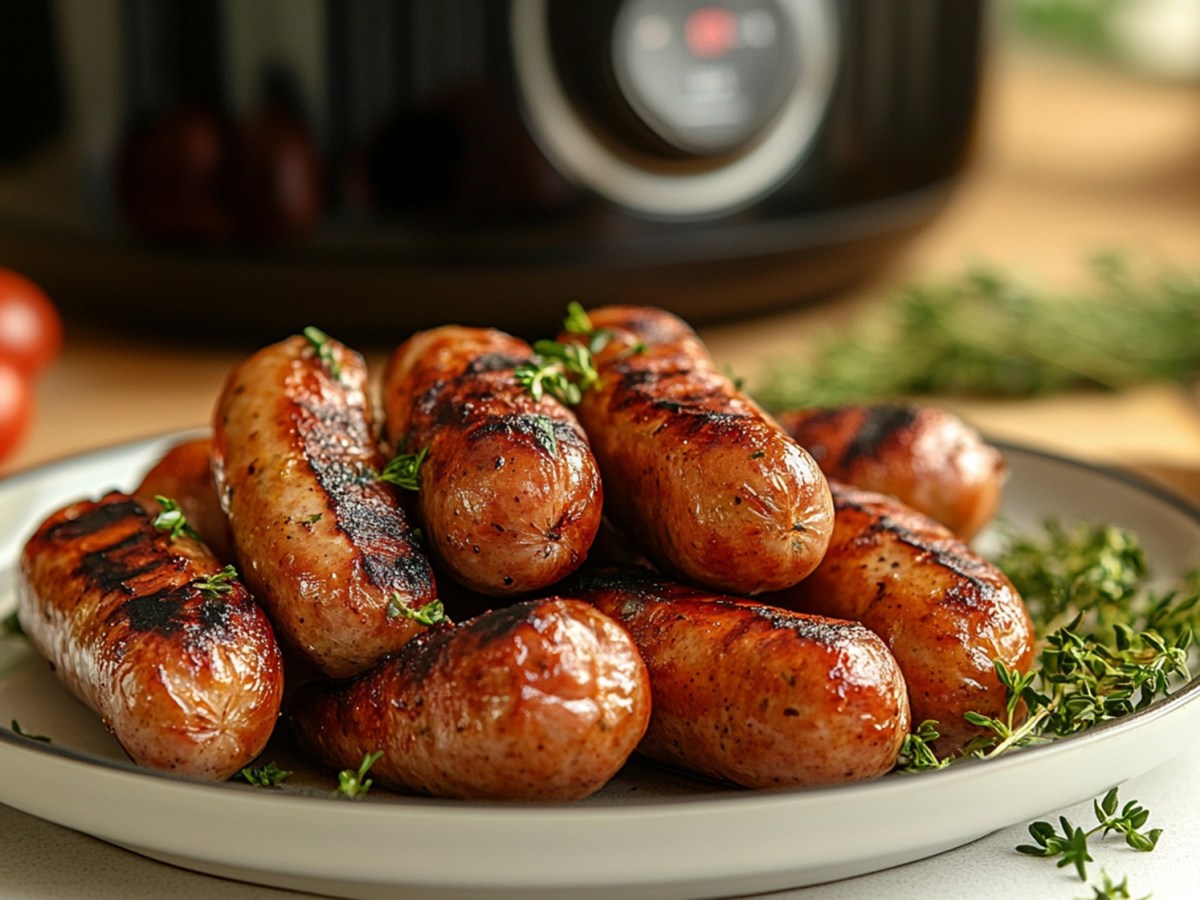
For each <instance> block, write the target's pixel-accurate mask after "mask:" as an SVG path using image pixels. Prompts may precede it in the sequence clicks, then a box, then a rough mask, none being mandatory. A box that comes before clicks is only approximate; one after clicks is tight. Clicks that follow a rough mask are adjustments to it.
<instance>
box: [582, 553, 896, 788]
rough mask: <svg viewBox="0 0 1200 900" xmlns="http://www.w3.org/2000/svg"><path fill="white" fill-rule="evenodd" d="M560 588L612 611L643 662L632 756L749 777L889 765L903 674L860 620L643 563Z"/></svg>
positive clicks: (746, 782) (841, 775)
mask: <svg viewBox="0 0 1200 900" xmlns="http://www.w3.org/2000/svg"><path fill="white" fill-rule="evenodd" d="M570 590H571V591H572V592H573V593H574V594H575V595H576V596H579V597H580V598H582V599H584V600H587V601H588V602H589V603H592V604H594V605H595V606H596V608H597V609H599V610H600V611H601V612H604V613H606V614H607V615H609V616H611V617H612V618H614V619H616V620H617V621H618V622H619V623H620V624H621V625H622V626H623V627H624V628H625V629H626V630H627V631H628V632H629V634H630V636H631V637H632V638H633V640H634V643H635V644H637V648H638V650H639V651H640V652H641V654H642V658H643V659H644V660H645V662H646V667H647V669H648V670H649V673H650V688H651V697H652V713H651V716H650V727H649V729H648V730H647V732H646V736H645V738H644V739H643V740H642V742H641V744H640V745H639V746H638V751H639V752H640V753H642V754H643V755H645V756H647V757H649V758H651V759H654V760H657V761H659V762H663V763H669V764H671V765H676V766H680V767H682V768H685V769H688V770H690V771H692V772H698V773H700V774H702V775H707V776H709V777H711V778H718V779H721V780H724V781H732V782H734V783H735V784H739V785H742V786H744V787H749V788H764V787H783V786H788V787H801V786H814V785H823V784H834V783H841V782H849V781H861V780H864V779H868V778H874V777H876V776H879V775H883V774H884V773H885V772H888V771H890V770H891V769H892V767H893V766H895V764H896V758H897V756H898V754H899V752H900V747H901V745H902V744H903V742H904V737H905V735H906V734H907V733H908V729H909V708H908V698H907V696H906V694H905V685H904V678H903V677H902V676H901V674H900V669H899V667H898V666H897V665H896V661H895V660H894V659H893V658H892V655H891V653H889V652H888V649H887V647H886V646H885V645H884V643H883V641H882V640H880V639H879V638H878V637H877V636H876V635H875V634H874V633H872V632H871V631H870V630H868V629H867V628H864V627H863V626H862V625H858V624H856V623H853V622H846V621H841V620H838V619H829V618H825V617H824V616H812V615H804V614H801V613H795V612H787V611H785V610H782V609H777V608H773V607H769V606H765V605H763V604H761V603H755V602H752V601H745V600H737V599H735V598H732V597H723V596H720V595H716V594H713V593H711V592H708V591H704V590H701V589H697V588H692V587H687V586H685V585H682V584H678V583H673V582H670V581H667V580H664V579H662V578H659V577H657V576H654V575H652V574H650V573H649V572H646V571H644V570H638V569H600V570H595V571H589V572H585V573H581V574H580V575H579V576H577V577H576V578H575V579H573V580H572V583H571V585H570Z"/></svg>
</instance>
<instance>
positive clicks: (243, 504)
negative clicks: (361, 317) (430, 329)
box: [213, 336, 435, 677]
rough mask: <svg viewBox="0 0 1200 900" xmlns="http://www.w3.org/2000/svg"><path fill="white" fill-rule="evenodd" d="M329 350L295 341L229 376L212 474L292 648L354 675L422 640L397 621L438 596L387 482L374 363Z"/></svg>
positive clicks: (217, 416)
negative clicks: (402, 609) (371, 377)
mask: <svg viewBox="0 0 1200 900" xmlns="http://www.w3.org/2000/svg"><path fill="white" fill-rule="evenodd" d="M325 346H326V347H327V348H328V352H329V353H330V354H331V355H332V360H333V366H331V365H330V364H329V363H327V362H324V361H322V360H321V359H320V357H319V355H318V354H317V353H316V352H315V350H314V348H313V347H312V346H311V345H310V343H309V342H308V341H307V340H306V339H305V338H303V337H298V336H297V337H292V338H288V339H286V340H284V341H282V342H280V343H278V344H273V345H271V346H269V347H266V348H264V349H262V350H260V351H258V352H257V353H255V354H254V355H253V356H251V357H250V358H248V359H247V360H245V361H244V362H242V363H241V364H240V365H238V366H237V367H236V368H235V369H234V370H233V372H231V373H230V375H229V378H228V380H227V381H226V383H225V387H224V390H223V391H222V393H221V395H220V397H219V399H218V401H217V406H216V410H215V413H214V417H213V419H214V421H213V468H214V474H215V477H216V482H217V488H218V492H219V495H220V497H221V503H222V505H223V507H224V508H225V511H226V513H227V514H228V516H229V522H230V527H231V529H232V532H233V538H234V544H235V547H236V550H237V554H238V558H239V559H240V561H241V565H242V575H243V577H244V578H245V579H246V583H247V585H249V586H250V588H251V590H252V591H253V592H254V594H255V596H256V597H258V598H259V600H260V602H262V604H263V605H264V607H265V608H266V610H267V612H268V614H269V615H270V616H271V620H272V621H273V622H274V623H275V626H276V628H278V629H279V631H280V634H281V636H283V637H284V638H285V639H286V640H287V641H288V643H290V644H291V645H293V646H294V647H295V648H296V649H297V650H298V651H299V652H300V653H302V654H303V655H304V656H305V657H306V658H307V659H308V660H309V661H311V662H312V663H313V664H315V665H316V666H317V667H318V668H319V669H321V670H322V671H323V672H324V673H325V674H327V675H331V676H333V677H343V676H348V675H352V674H355V673H357V672H361V671H363V670H364V669H366V668H368V667H369V666H370V665H371V664H373V663H374V662H375V661H377V660H378V659H380V658H381V657H382V656H384V655H385V654H387V653H390V652H392V651H394V650H397V649H399V648H400V647H402V646H404V644H406V643H408V641H409V640H411V639H412V638H413V637H415V636H416V635H417V634H418V633H420V632H421V631H422V630H424V626H423V625H420V624H418V623H417V622H416V621H414V620H413V619H411V618H408V617H406V616H403V615H396V614H395V611H396V610H397V609H398V606H399V605H404V606H407V607H409V608H411V609H419V608H420V607H423V606H425V605H426V604H428V603H430V602H431V601H432V600H433V599H434V597H435V593H434V578H433V570H432V567H431V565H430V563H429V560H428V559H427V558H426V557H425V556H424V554H422V553H421V551H420V550H419V549H418V547H417V544H416V541H415V535H414V533H413V532H414V529H413V526H412V523H411V522H410V520H409V518H408V516H407V515H406V514H405V512H404V510H403V509H402V507H401V506H400V503H399V501H398V500H397V498H396V496H395V494H394V493H393V492H392V489H391V487H390V486H388V485H386V484H384V483H382V482H380V481H379V480H378V478H377V473H378V472H379V471H380V469H381V468H382V467H383V458H382V455H381V453H380V452H379V449H378V446H377V444H376V442H375V438H374V434H373V427H372V423H371V418H370V414H369V409H368V406H367V400H366V395H365V393H364V388H365V384H366V377H367V374H366V365H365V363H364V362H363V360H362V357H361V356H359V355H358V354H357V353H354V352H353V351H350V350H348V349H347V348H345V347H344V346H342V345H341V344H339V343H338V342H336V341H333V340H330V341H329V342H328V343H327V344H326V345H325ZM334 366H336V368H337V370H338V372H337V374H336V375H335V374H334V371H333V367H334ZM389 604H390V605H391V608H392V610H393V612H392V614H390V615H389Z"/></svg>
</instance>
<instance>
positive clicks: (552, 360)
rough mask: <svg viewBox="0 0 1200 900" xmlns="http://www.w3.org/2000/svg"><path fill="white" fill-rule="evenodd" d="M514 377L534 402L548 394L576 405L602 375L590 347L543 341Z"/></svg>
mask: <svg viewBox="0 0 1200 900" xmlns="http://www.w3.org/2000/svg"><path fill="white" fill-rule="evenodd" d="M513 377H515V378H516V380H517V384H519V385H520V386H521V387H523V388H525V389H526V390H528V391H529V393H530V395H531V396H532V397H533V399H534V400H541V399H542V397H543V396H545V395H547V394H548V395H550V396H551V397H553V398H554V399H555V400H557V401H558V402H559V403H564V404H566V405H567V406H575V405H576V404H577V403H579V401H580V400H582V399H583V392H584V391H586V390H587V389H588V388H591V387H593V386H594V385H595V384H596V383H597V382H598V381H599V380H600V373H599V372H597V371H596V361H595V359H594V358H593V356H592V351H591V349H590V348H589V347H586V346H584V345H583V344H575V343H568V344H564V343H560V342H559V341H546V340H542V341H537V342H535V343H534V345H533V356H532V357H531V358H530V359H529V361H528V362H524V363H522V364H521V365H519V366H517V368H516V370H515V371H514V372H513Z"/></svg>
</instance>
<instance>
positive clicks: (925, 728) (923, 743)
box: [896, 719, 950, 772]
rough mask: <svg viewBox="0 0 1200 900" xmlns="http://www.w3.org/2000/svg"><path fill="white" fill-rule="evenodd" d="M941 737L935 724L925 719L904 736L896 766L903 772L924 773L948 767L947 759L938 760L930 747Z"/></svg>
mask: <svg viewBox="0 0 1200 900" xmlns="http://www.w3.org/2000/svg"><path fill="white" fill-rule="evenodd" d="M939 737H941V735H940V733H939V732H938V728H937V722H935V721H934V720H933V719H925V720H924V721H923V722H921V724H919V725H918V726H917V727H916V728H914V729H913V730H912V732H911V733H909V734H907V735H905V736H904V744H903V745H902V746H901V748H900V759H899V760H898V761H897V763H896V765H897V766H898V767H899V768H900V769H901V770H902V771H904V772H924V771H926V770H928V769H944V768H945V767H946V766H948V765H950V760H949V759H939V758H938V756H937V754H936V753H934V752H933V748H932V747H931V746H930V745H931V744H932V743H933V742H934V741H936V740H937V739H938V738H939Z"/></svg>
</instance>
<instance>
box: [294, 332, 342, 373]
mask: <svg viewBox="0 0 1200 900" xmlns="http://www.w3.org/2000/svg"><path fill="white" fill-rule="evenodd" d="M302 334H303V335H304V337H305V339H306V340H307V341H308V343H309V345H310V346H311V347H312V349H313V352H314V353H315V354H317V359H319V360H320V361H321V362H322V363H323V364H324V365H325V367H326V368H327V369H328V370H329V374H330V375H332V376H333V377H334V378H335V379H340V378H341V377H342V367H341V365H339V364H338V361H337V359H336V358H335V357H334V355H333V344H332V343H331V342H332V340H333V338H331V337H330V336H329V335H327V334H326V333H325V332H323V331H322V330H321V329H320V328H316V327H315V326H313V325H309V326H308V327H307V328H305V329H304V331H303V332H302Z"/></svg>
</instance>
